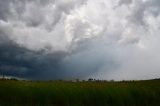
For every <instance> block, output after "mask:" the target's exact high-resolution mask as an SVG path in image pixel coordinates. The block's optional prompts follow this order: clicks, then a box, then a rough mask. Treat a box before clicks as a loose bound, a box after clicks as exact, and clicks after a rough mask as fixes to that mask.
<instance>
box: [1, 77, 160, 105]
mask: <svg viewBox="0 0 160 106" xmlns="http://www.w3.org/2000/svg"><path fill="white" fill-rule="evenodd" d="M0 106H160V80H146V81H120V82H107V81H85V82H71V81H16V80H0Z"/></svg>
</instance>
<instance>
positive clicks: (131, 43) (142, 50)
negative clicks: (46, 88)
mask: <svg viewBox="0 0 160 106" xmlns="http://www.w3.org/2000/svg"><path fill="white" fill-rule="evenodd" d="M159 11H160V1H159V0H114V1H113V0H34V1H33V0H0V73H1V74H4V75H10V76H16V77H20V78H26V79H34V80H49V79H75V78H79V79H87V78H90V77H92V78H97V79H115V80H125V79H150V78H158V77H160V71H159V70H160V65H159V63H160V56H159V52H160V47H159V44H160V43H159V42H160V36H159V34H160V12H159Z"/></svg>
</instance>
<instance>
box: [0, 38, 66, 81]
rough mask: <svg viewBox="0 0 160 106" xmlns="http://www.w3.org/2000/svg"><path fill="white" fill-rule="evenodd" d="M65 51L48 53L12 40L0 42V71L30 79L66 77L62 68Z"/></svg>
mask: <svg viewBox="0 0 160 106" xmlns="http://www.w3.org/2000/svg"><path fill="white" fill-rule="evenodd" d="M65 55H66V54H65V53H63V52H62V53H61V52H57V53H54V54H47V53H45V51H43V50H42V51H38V52H34V51H30V50H28V49H25V48H23V47H20V46H19V45H17V44H15V43H13V42H12V41H9V40H8V41H1V43H0V73H1V74H2V73H3V74H4V75H12V76H13V75H14V76H18V77H21V78H30V79H60V78H62V77H63V78H65V77H66V76H65V72H64V71H62V70H60V66H61V64H60V61H61V59H62V58H63V57H64V56H65Z"/></svg>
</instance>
